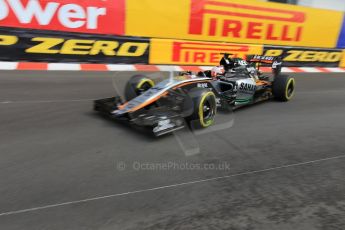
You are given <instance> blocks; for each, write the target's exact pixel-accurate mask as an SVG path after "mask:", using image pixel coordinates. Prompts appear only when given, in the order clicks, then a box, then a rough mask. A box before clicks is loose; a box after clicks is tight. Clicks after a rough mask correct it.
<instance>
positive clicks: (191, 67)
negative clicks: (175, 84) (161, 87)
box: [180, 66, 202, 72]
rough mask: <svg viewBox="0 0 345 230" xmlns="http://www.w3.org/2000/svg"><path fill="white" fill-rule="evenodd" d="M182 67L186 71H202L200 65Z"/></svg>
mask: <svg viewBox="0 0 345 230" xmlns="http://www.w3.org/2000/svg"><path fill="white" fill-rule="evenodd" d="M180 68H181V69H182V70H184V71H193V72H198V71H202V69H201V68H200V67H198V66H180Z"/></svg>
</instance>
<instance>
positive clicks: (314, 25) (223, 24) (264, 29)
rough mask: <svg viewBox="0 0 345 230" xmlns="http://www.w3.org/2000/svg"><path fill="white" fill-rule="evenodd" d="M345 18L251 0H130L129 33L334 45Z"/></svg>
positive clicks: (128, 5)
mask: <svg viewBox="0 0 345 230" xmlns="http://www.w3.org/2000/svg"><path fill="white" fill-rule="evenodd" d="M143 9H144V10H143ZM342 20H343V13H341V12H338V11H331V10H321V9H315V8H306V7H301V6H292V5H288V4H279V3H271V2H259V1H252V0H247V1H242V0H164V4H162V1H161V0H143V1H138V0H127V1H126V25H125V31H126V34H127V35H131V36H145V37H157V38H176V39H187V40H203V41H220V42H230V43H232V42H235V43H253V44H272V45H290V46H306V47H326V48H334V47H336V45H337V41H338V35H339V33H340V28H341V23H342Z"/></svg>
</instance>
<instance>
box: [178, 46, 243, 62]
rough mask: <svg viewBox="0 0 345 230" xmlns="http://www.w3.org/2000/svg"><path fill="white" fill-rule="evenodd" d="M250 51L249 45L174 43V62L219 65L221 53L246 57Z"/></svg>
mask: <svg viewBox="0 0 345 230" xmlns="http://www.w3.org/2000/svg"><path fill="white" fill-rule="evenodd" d="M248 51H249V46H248V45H239V44H217V43H203V42H180V41H174V42H173V57H172V60H173V61H174V62H191V63H197V64H199V63H200V64H202V63H214V64H217V63H218V62H219V59H220V58H221V54H220V53H221V52H227V53H234V54H235V55H236V56H238V55H240V56H241V57H244V54H246V53H247V52H248Z"/></svg>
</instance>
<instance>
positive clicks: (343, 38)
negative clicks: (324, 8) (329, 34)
mask: <svg viewBox="0 0 345 230" xmlns="http://www.w3.org/2000/svg"><path fill="white" fill-rule="evenodd" d="M337 47H338V48H345V14H344V20H343V25H342V27H341V31H340V34H339V38H338V45H337Z"/></svg>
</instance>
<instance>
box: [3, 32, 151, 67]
mask: <svg viewBox="0 0 345 230" xmlns="http://www.w3.org/2000/svg"><path fill="white" fill-rule="evenodd" d="M149 45H150V40H149V39H147V38H138V37H135V38H134V37H126V36H113V35H95V34H80V33H70V32H64V33H60V32H53V31H43V30H27V29H11V30H8V29H4V28H0V60H5V61H13V60H21V61H43V62H87V63H123V64H136V63H142V64H148V57H149Z"/></svg>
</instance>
